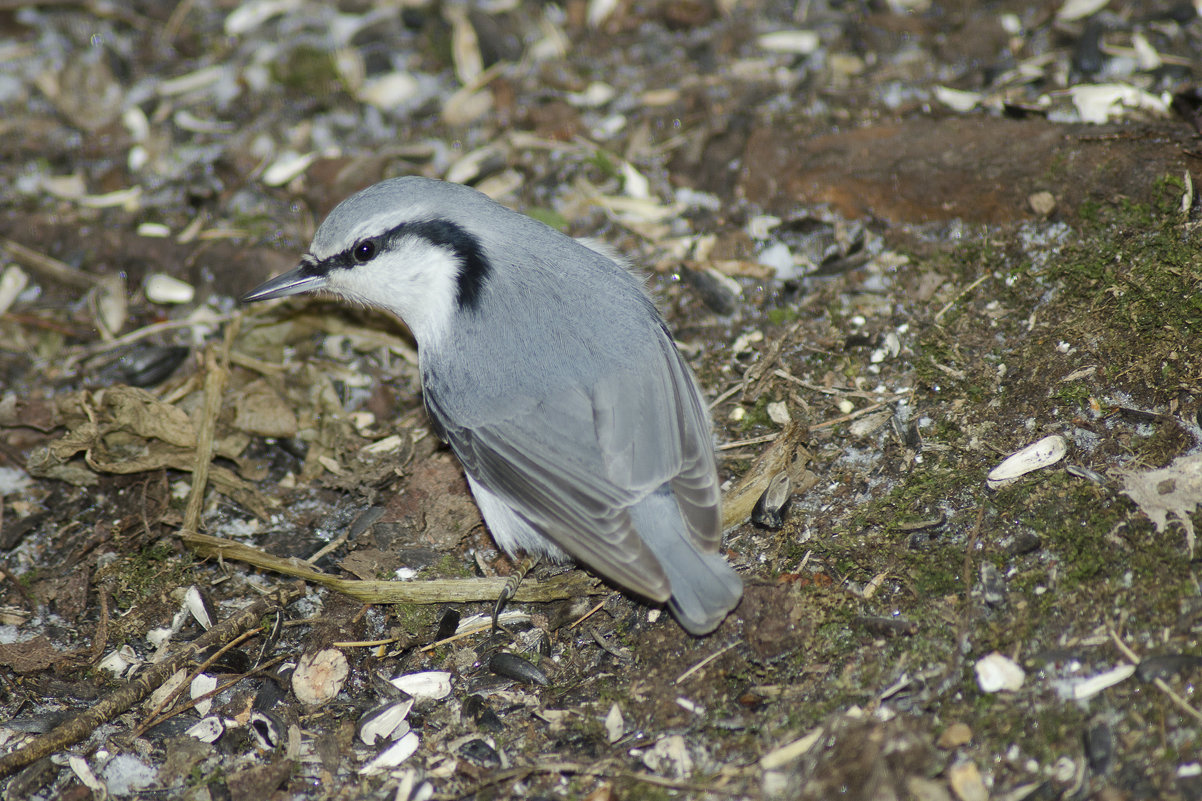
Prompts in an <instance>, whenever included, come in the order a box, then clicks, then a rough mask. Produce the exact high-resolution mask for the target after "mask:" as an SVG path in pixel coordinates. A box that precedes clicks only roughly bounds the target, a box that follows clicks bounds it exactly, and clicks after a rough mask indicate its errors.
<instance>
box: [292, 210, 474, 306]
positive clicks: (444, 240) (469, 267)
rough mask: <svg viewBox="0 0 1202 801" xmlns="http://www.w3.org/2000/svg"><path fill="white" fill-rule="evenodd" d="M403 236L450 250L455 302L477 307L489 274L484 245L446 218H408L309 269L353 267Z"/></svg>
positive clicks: (397, 241) (393, 246)
mask: <svg viewBox="0 0 1202 801" xmlns="http://www.w3.org/2000/svg"><path fill="white" fill-rule="evenodd" d="M407 237H417V238H420V239H424V240H426V241H427V242H429V243H430V244H432V245H435V246H437V247H440V248H444V249H446V250H448V251H450V252H451V253H452V254H454V255H455V257H456V258H457V259H458V260H459V275H458V276H456V297H455V300H456V303H457V304H458V306H459V308H460V309H462V310H465V311H466V310H472V309H475V308H476V307H478V306H479V304H480V300H481V297H482V295H483V292H484V286H485V284H486V283H487V282H488V278H489V275H490V274H491V273H492V265H491V264H489V261H488V258H487V256H485V254H484V248H483V246H482V245H481V243H480V240H479V239H477V238H476V237H475V236H473V235H472V234H470V233H468V231H467V230H466V229H464V228H463V227H462V226H459V225H456V224H455V223H453V222H451V221H450V220H441V219H435V220H410V221H407V222H403V223H400V224H398V225H396V226H395V227H393V228H391V229H390V230H387V231H384V232H383V233H381V234H378V235H376V236H372V237H368V238H367V239H360V240H359V241H358V242H356V243H355V244H353V245H351V246H350V247H349V248H347V249H346V250H343V251H342V252H340V253H336V254H334V255H333V256H329V257H327V258H325V259H323V260H322V261H320V262H317V261H314V262H313V265H312V272H314V273H328V272H330V271H331V270H336V269H337V270H347V269H354V268H355V267H356V266H357V265H360V264H366V263H367V262H369V261H371V260H372V259H374V258H376V257H377V256H379V255H380V254H381V253H383V252H384V251H386V250H391V249H393V248H395V247H397V246H398V244H399V243H400V242H401V241H402V240H404V239H406V238H407Z"/></svg>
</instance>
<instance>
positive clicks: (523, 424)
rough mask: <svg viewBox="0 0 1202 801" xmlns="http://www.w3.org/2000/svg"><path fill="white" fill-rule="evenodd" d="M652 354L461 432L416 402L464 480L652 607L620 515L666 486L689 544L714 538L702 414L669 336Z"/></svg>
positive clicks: (638, 552)
mask: <svg viewBox="0 0 1202 801" xmlns="http://www.w3.org/2000/svg"><path fill="white" fill-rule="evenodd" d="M661 351H662V354H663V356H664V357H665V358H663V359H662V360H658V359H657V360H652V361H653V362H658V363H651V364H643V365H631V366H630V368H629V369H624V370H620V371H617V372H615V373H613V374H610V375H607V376H603V377H601V378H600V379H599V380H597V381H596V382H594V383H593V385H592V386H583V385H574V386H569V387H567V388H564V389H562V390H560V391H559V392H556V393H553V394H551V395H549V396H547V397H545V398H542V399H539V400H528V401H527V402H521V401H518V402H516V403H515V404H514V408H513V409H511V412H512V414H511V415H510V416H508V417H506V418H504V419H500V420H497V421H495V422H491V423H487V424H483V425H477V426H473V427H471V428H466V427H458V426H456V425H455V424H454V422H453V421H451V420H449V419H447V417H446V416H445V415H443V414H442V413H441V409H440V408H439V404H438V399H437V397H432V396H430V394H429V392H427V398H426V403H427V407H428V408H429V409H430V412H431V415H432V416H434V417H435V422H436V423H437V424H438V425H439V427H440V428H441V429H442V431H443V432H444V434H445V438H446V439H447V441H448V442H449V443H450V445H451V447H452V448H453V449H454V451H455V454H456V455H457V456H458V457H459V459H460V461H462V462H463V465H464V469H465V470H467V472H468V473H469V474H470V475H471V476H472V477H473V478H474V479H476V480H477V481H479V482H480V483H481V484H483V485H484V486H486V487H488V489H489V490H491V491H492V492H494V493H496V494H497V495H498V496H500V497H501V499H503V500H504V501H505V502H506V503H508V504H509V505H510V506H511V508H513V509H514V510H515V511H516V512H518V514H520V515H521V516H522V517H524V518H525V519H526V520H528V521H529V522H530V523H532V524H533V525H534V526H535V527H536V528H537V529H539V530H540V531H542V532H543V533H544V534H546V536H547V537H548V538H550V539H551V540H553V541H554V542H555V544H556V545H558V546H559V547H560V548H562V549H563V550H564V551H566V552H567V553H569V554H571V555H572V556H573V557H575V558H576V559H577V560H578V561H580V562H582V563H584V564H586V565H588V566H589V567H591V568H592V569H594V570H596V571H597V572H598V573H600V574H602V575H603V576H605V577H607V578H609V579H610V580H612V581H614V582H616V583H618V584H620V585H622V586H624V587H627V588H629V589H631V590H634V591H636V592H638V593H640V594H642V595H644V596H646V597H648V598H650V599H652V600H660V601H663V600H666V599H667V598H668V596H669V595H670V592H671V588H670V587H669V585H668V581H667V578H666V577H665V575H664V573H663V570H662V569H661V568H660V566H659V564H658V563H657V562H656V560H655V558H654V556H652V554H651V552H650V551H649V550H648V548H647V546H646V545H645V544H644V543H643V540H642V539H641V538H640V537H639V535H638V532H637V531H635V529H634V526H633V524H632V523H631V520H630V515H629V511H628V510H629V508H630V507H631V506H632V505H634V504H635V503H637V502H638V501H640V500H641V499H642V498H644V497H645V496H646V495H648V494H649V493H651V492H652V491H654V490H656V489H658V488H659V487H660V486H662V485H663V484H664V483H665V482H670V483H671V485H672V487H673V489H674V490H675V491H676V495H677V498H678V500H679V503H680V506H681V512H682V514H683V517H684V519H685V522H686V524H687V525H688V527H689V529H690V531H691V532H693V533H694V535H695V537H696V543H697V545H698V547H699V548H701V549H702V550H708V551H712V550H714V549H715V548H716V547H717V540H718V538H719V537H720V536H721V532H720V530H719V529H720V523H719V522H718V521H719V520H720V516H719V512H718V508H717V499H718V487H717V482H716V479H715V477H714V471H713V453H712V449H711V444H710V432H709V425H708V422H707V416H706V413H705V409H704V407H703V405H702V403H701V399H700V397H699V396H698V395H697V393H696V390H695V388H694V384H693V381H692V377H691V375H690V374H689V372H688V369H687V368H686V367H685V366H684V364H683V362H681V361H680V357H679V355H678V354H677V352H676V350H675V347H674V346H673V345H672V343H671V341H666V342H664V343H661ZM427 389H428V388H427Z"/></svg>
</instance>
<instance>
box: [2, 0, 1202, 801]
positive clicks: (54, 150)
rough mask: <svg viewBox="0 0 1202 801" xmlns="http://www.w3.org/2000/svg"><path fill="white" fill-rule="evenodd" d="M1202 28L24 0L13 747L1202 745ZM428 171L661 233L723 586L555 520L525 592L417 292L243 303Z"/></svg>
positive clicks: (14, 103) (151, 758)
mask: <svg viewBox="0 0 1202 801" xmlns="http://www.w3.org/2000/svg"><path fill="white" fill-rule="evenodd" d="M1199 53H1202V8H1200V7H1199V6H1198V4H1197V3H1190V2H1184V1H1182V2H1133V1H1128V2H1122V0H1118V1H1113V0H1112V2H1109V3H1106V2H1078V0H1068V1H1067V2H1064V3H1055V2H1053V3H1020V2H996V3H983V4H982V3H968V2H963V3H956V2H937V1H936V0H891V1H890V2H861V3H854V4H842V3H830V2H822V1H821V0H814V1H813V2H804V1H803V2H798V3H795V4H789V3H772V2H738V1H737V0H714V1H713V2H708V1H707V0H688V1H687V2H682V3H678V2H647V3H638V2H626V1H625V0H592V1H591V2H584V1H583V0H568V2H566V3H565V4H564V5H552V4H542V3H535V2H524V1H523V0H500V2H487V3H485V2H480V3H466V2H464V3H454V2H446V3H426V2H422V0H411V1H409V2H399V3H398V2H391V3H385V2H379V3H372V2H367V0H342V2H337V3H318V2H308V0H256V1H254V2H245V3H238V2H232V1H231V0H194V1H193V2H188V0H185V2H181V3H178V4H171V3H161V2H151V1H149V0H148V1H147V2H134V3H125V4H119V3H108V2H104V1H103V0H90V1H88V2H57V1H55V2H38V1H37V0H31V1H30V2H24V3H22V2H3V1H2V0H0V193H2V197H3V200H4V202H3V204H0V497H2V504H0V753H2V755H0V792H3V797H4V798H5V799H51V798H64V799H84V798H89V797H104V796H105V795H106V794H107V795H112V796H117V797H128V796H138V797H163V798H186V799H195V801H207V800H208V799H224V798H229V799H254V801H262V799H266V798H272V799H275V798H312V799H332V798H347V799H359V798H397V799H415V800H416V799H428V798H440V799H452V798H481V799H488V798H517V797H520V798H547V799H560V798H562V799H590V801H612V800H613V799H656V798H698V799H744V798H747V799H761V798H766V799H826V798H831V797H835V796H838V797H840V798H847V799H903V798H912V799H921V801H943V800H944V799H948V800H949V801H950V799H958V801H977V800H978V799H981V800H983V799H988V798H997V799H1012V800H1013V801H1019V799H1027V798H1030V799H1059V798H1064V799H1068V798H1073V799H1076V798H1082V799H1083V798H1097V799H1159V798H1181V799H1197V798H1202V751H1200V749H1202V703H1200V702H1199V699H1198V698H1197V697H1196V696H1197V693H1196V690H1195V688H1196V686H1197V684H1198V680H1199V677H1200V676H1202V644H1200V642H1199V637H1200V634H1202V589H1200V584H1199V577H1198V571H1197V567H1198V564H1199V563H1198V561H1197V557H1196V555H1195V554H1196V551H1197V548H1196V545H1195V541H1194V540H1195V531H1194V527H1195V524H1196V522H1197V521H1198V515H1197V513H1196V510H1197V506H1198V504H1199V502H1202V453H1200V448H1199V445H1200V443H1202V428H1200V422H1202V390H1200V388H1199V387H1200V383H1199V382H1200V381H1202V353H1200V352H1199V350H1198V348H1197V343H1198V342H1199V337H1200V335H1202V256H1200V255H1199V247H1198V239H1199V233H1198V231H1199V219H1200V214H1199V210H1198V207H1199V204H1198V203H1197V202H1196V199H1195V187H1196V186H1197V183H1198V181H1199V179H1200V178H1202V142H1200V140H1199V133H1200V132H1202V88H1199V77H1200V75H1202V59H1200V58H1199V56H1198V54H1199ZM403 174H420V175H426V176H429V177H437V178H443V179H446V180H453V181H459V182H463V183H468V184H471V185H473V186H475V187H476V188H478V189H480V190H481V191H484V192H486V193H488V194H490V195H491V196H493V197H495V198H497V199H498V200H500V201H501V202H503V203H505V204H507V205H509V206H511V207H513V208H516V209H518V210H521V211H523V212H525V213H528V214H530V215H532V216H535V217H537V218H538V219H541V220H543V221H544V222H547V223H548V224H551V225H554V226H556V227H559V228H561V229H563V230H565V231H567V232H569V233H571V234H573V235H576V236H589V237H594V238H598V239H601V240H604V241H605V242H607V243H609V244H610V245H612V246H613V247H615V248H617V249H618V250H619V251H621V252H622V253H623V254H625V255H626V256H627V257H629V258H630V260H631V261H632V262H633V263H635V264H636V265H638V266H639V267H640V268H642V269H643V270H644V271H646V273H647V274H648V288H649V291H650V292H651V294H652V295H653V296H654V298H655V300H656V302H657V303H658V304H659V306H660V308H661V309H662V310H663V312H664V314H665V317H666V319H667V320H668V323H669V325H670V327H671V328H672V331H673V333H674V335H675V337H676V339H677V341H678V342H679V344H680V347H681V350H682V352H683V353H684V354H685V355H686V357H687V359H688V361H689V362H690V364H691V365H692V367H693V369H694V370H695V372H696V374H697V376H698V378H699V381H700V383H701V384H702V387H703V389H704V391H705V393H706V395H707V397H708V399H709V400H710V401H711V403H712V411H713V416H714V422H715V434H716V442H717V446H718V448H719V451H718V453H719V470H720V473H721V477H722V479H723V481H724V482H726V487H725V489H726V495H725V498H726V510H727V514H728V517H729V518H730V523H731V526H730V529H729V530H728V531H727V533H726V537H725V541H724V549H723V550H724V553H725V554H726V555H727V557H728V559H729V561H730V562H731V564H733V565H734V566H735V567H736V568H737V569H738V571H739V572H740V574H741V575H742V576H743V578H744V581H745V583H746V591H745V596H744V598H743V601H742V603H741V604H740V606H739V607H738V608H737V609H736V610H735V612H734V613H733V614H732V615H731V616H730V617H728V618H727V619H726V621H725V622H724V623H723V624H722V625H721V626H720V627H719V628H718V630H717V631H715V632H714V633H713V634H711V635H709V636H706V637H701V638H696V637H691V636H689V635H688V634H686V633H685V632H683V631H682V630H681V629H680V627H679V626H678V625H677V624H676V623H675V622H674V621H673V620H672V618H671V616H670V615H668V614H667V613H666V612H663V611H662V610H658V609H654V608H652V607H649V606H647V605H646V604H644V603H642V602H641V601H640V600H639V599H637V598H633V597H630V596H628V595H625V594H623V593H621V592H619V591H616V590H615V589H614V588H612V587H609V586H606V585H605V584H604V583H602V582H600V581H598V580H596V579H595V578H594V577H592V576H590V575H589V574H588V573H587V572H585V571H580V570H569V569H564V568H554V567H547V566H540V567H538V568H536V569H535V570H534V571H533V572H532V573H531V574H530V576H528V577H527V579H526V581H525V582H524V583H523V585H522V587H521V589H520V591H519V594H518V596H517V598H516V599H515V600H514V601H513V602H512V603H511V604H510V605H509V607H508V611H507V613H506V615H505V617H504V618H503V622H504V624H505V627H506V630H507V632H508V634H507V636H504V637H490V636H489V631H488V626H487V617H488V615H489V613H490V612H491V609H492V601H491V599H493V598H495V597H496V595H497V592H498V590H499V587H500V586H501V585H502V584H503V583H504V580H505V578H506V577H507V576H510V575H512V574H513V572H514V571H515V570H516V569H517V565H515V564H514V563H513V562H511V561H510V560H509V559H508V558H507V557H506V556H504V555H503V554H502V553H500V552H499V551H498V549H497V547H496V545H495V543H494V542H493V541H492V539H491V537H490V536H489V534H488V532H487V529H486V528H485V527H484V526H483V524H482V522H481V520H480V516H479V513H478V511H477V509H476V506H475V504H474V502H473V501H472V498H471V495H470V494H469V492H468V489H467V486H466V483H465V481H464V479H463V474H462V471H461V469H460V468H459V466H458V463H457V462H456V461H455V459H454V457H453V456H452V455H451V454H450V452H449V451H448V450H447V449H446V448H445V447H444V446H442V445H440V444H439V443H438V441H437V438H436V437H435V436H434V434H433V432H432V431H431V429H430V425H429V423H428V421H427V419H426V417H425V413H424V411H423V410H422V405H421V397H420V382H419V376H418V372H417V366H416V352H415V346H414V344H413V341H412V339H411V338H410V337H409V335H408V333H407V332H406V331H405V329H404V328H403V326H402V325H401V324H399V323H398V322H397V321H395V320H391V319H387V318H385V317H383V316H380V315H377V314H373V313H369V312H365V311H363V310H357V309H351V308H347V307H344V306H341V305H338V304H337V303H335V302H333V301H331V300H328V299H322V298H315V299H290V300H287V301H283V302H279V303H273V304H261V305H256V306H247V307H243V306H240V305H239V304H238V302H237V298H238V297H240V296H241V295H242V294H243V293H244V292H246V291H248V290H249V289H251V288H252V287H254V286H255V285H256V284H257V283H259V282H260V281H262V280H264V279H266V278H267V277H269V276H271V275H274V274H277V273H279V272H281V271H283V270H285V269H287V268H290V267H291V266H293V265H294V264H296V262H297V260H298V258H299V257H300V255H301V254H303V253H304V251H305V249H306V248H307V246H308V243H309V240H310V238H311V237H312V234H313V232H314V230H315V228H316V226H317V224H318V223H320V221H321V219H322V218H323V217H324V215H325V214H326V213H327V212H328V211H329V210H330V209H331V208H332V207H333V206H334V205H335V204H336V203H337V202H338V201H339V200H341V199H343V198H344V197H346V196H347V195H349V194H351V193H352V192H354V191H356V190H357V189H360V188H362V187H365V186H367V185H369V184H371V183H374V182H375V181H378V180H380V179H383V178H386V177H391V176H395V175H403ZM1032 445H1035V446H1036V447H1035V448H1034V449H1033V450H1032V449H1028V446H1032ZM1025 449H1027V450H1025ZM1033 451H1036V452H1037V453H1036V455H1035V456H1034V457H1031V454H1032V452H1033ZM1020 452H1021V453H1020ZM1014 454H1019V456H1017V457H1015V458H1017V459H1018V460H1019V461H1020V462H1022V465H1023V466H1022V467H1019V468H1015V467H1014V465H1015V459H1014V458H1011V457H1012V455H1014ZM1003 463H1004V464H1003ZM998 471H1001V473H999V472H998ZM780 473H784V474H786V475H787V476H788V477H789V479H790V482H791V488H792V497H791V502H790V503H789V504H788V506H787V507H786V508H785V509H784V514H783V523H782V525H781V526H780V527H779V528H774V529H770V528H762V527H760V526H757V525H754V524H753V523H751V522H750V521H749V520H748V514H749V512H750V511H751V506H752V504H753V503H754V502H755V501H756V500H757V499H758V498H759V496H760V494H761V493H762V492H763V490H764V488H765V487H766V486H767V483H768V481H769V479H771V478H772V477H773V476H775V475H778V474H780Z"/></svg>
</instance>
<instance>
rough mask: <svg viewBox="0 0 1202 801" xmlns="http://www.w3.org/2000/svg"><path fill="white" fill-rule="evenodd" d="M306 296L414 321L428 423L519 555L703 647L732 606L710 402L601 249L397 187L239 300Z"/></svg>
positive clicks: (328, 224)
mask: <svg viewBox="0 0 1202 801" xmlns="http://www.w3.org/2000/svg"><path fill="white" fill-rule="evenodd" d="M314 292H325V293H329V294H332V295H334V296H335V297H337V298H338V299H340V300H343V301H346V302H349V303H351V304H357V305H362V306H367V307H372V308H376V309H380V310H383V311H384V312H387V313H390V314H392V315H394V316H396V317H398V318H400V320H401V321H402V322H403V323H404V324H405V325H406V326H407V327H408V329H409V331H410V332H411V334H412V336H413V338H414V341H415V342H416V344H417V352H418V368H419V372H420V376H421V387H422V398H423V402H424V404H425V407H426V411H427V414H428V417H429V419H430V422H431V428H432V429H433V430H434V432H435V433H436V434H437V435H438V436H439V437H440V438H441V439H442V440H443V441H444V442H445V443H447V444H448V445H449V446H450V449H451V450H452V452H453V453H454V454H455V456H456V457H457V458H458V459H459V461H460V462H461V464H462V466H463V470H464V474H465V475H466V478H467V483H468V485H469V487H470V489H471V492H472V494H473V496H474V498H475V500H476V503H477V506H478V507H479V509H480V512H481V516H482V518H483V520H484V522H485V524H486V525H487V527H488V529H489V531H490V533H491V534H492V536H493V538H494V539H495V540H496V542H497V544H498V545H499V546H500V547H501V549H502V550H504V551H505V552H506V553H507V554H509V555H510V557H517V556H519V555H526V556H528V557H534V558H536V559H538V558H541V559H546V560H548V561H552V562H561V563H563V562H569V561H571V560H575V562H576V563H578V564H580V565H582V566H584V567H586V568H588V569H590V570H592V571H593V572H594V573H596V574H598V575H600V576H601V577H603V578H604V579H606V580H608V581H609V582H611V583H612V584H614V585H617V586H618V587H619V588H622V589H625V590H627V591H628V592H630V593H633V594H634V595H637V596H640V597H641V598H642V599H644V600H645V601H648V602H651V603H653V604H666V605H667V606H668V608H669V609H670V611H671V612H672V614H673V616H674V617H675V619H676V620H677V621H678V622H679V624H680V625H681V627H682V628H683V629H684V630H685V631H687V632H689V633H690V634H692V635H696V636H702V635H705V634H708V633H710V632H712V631H713V630H714V629H716V628H717V627H718V625H719V624H721V622H722V621H723V620H724V619H725V618H726V617H727V615H728V614H729V613H730V612H731V611H732V610H733V609H734V608H735V607H736V606H737V605H738V603H739V600H740V598H741V596H742V592H743V582H742V579H741V578H740V576H739V574H738V573H737V572H735V570H734V569H733V568H732V567H731V566H730V564H729V563H728V562H727V560H726V559H725V558H724V557H723V555H722V554H721V553H720V546H721V540H722V515H721V510H720V504H721V492H720V487H719V482H718V475H717V469H716V464H715V457H714V441H713V433H712V429H711V421H710V416H709V409H708V405H707V404H706V403H705V400H704V398H703V396H702V393H701V390H700V389H699V387H698V385H697V382H696V380H695V378H694V376H693V373H692V371H691V370H690V369H689V366H688V365H687V363H686V362H685V360H684V358H683V357H682V355H681V353H680V351H679V350H678V348H677V346H676V343H675V341H674V339H673V338H672V335H671V334H670V333H669V330H668V327H667V325H666V324H665V322H664V320H663V318H662V317H661V316H660V314H659V312H658V310H657V309H656V307H655V305H654V303H653V302H652V300H651V299H650V298H649V297H648V294H647V292H646V289H645V286H644V282H643V280H642V279H641V278H640V277H638V276H637V275H635V274H634V273H633V272H632V271H631V270H630V269H629V268H628V267H627V266H626V265H625V263H623V262H620V260H619V258H616V257H615V256H614V255H612V254H611V253H609V252H608V251H607V250H606V249H605V248H604V247H603V246H599V245H596V244H593V245H590V244H585V243H584V242H583V241H581V240H577V239H574V238H573V237H570V236H568V235H567V234H565V233H563V232H561V231H559V230H557V229H555V228H552V227H551V226H549V225H546V224H544V223H542V222H540V221H538V220H535V219H534V218H532V217H529V216H527V215H524V214H522V213H520V212H517V211H514V210H512V209H510V208H508V207H506V206H504V205H502V204H500V203H498V202H496V201H494V200H492V199H491V198H489V197H488V196H487V195H485V194H484V193H482V192H479V191H477V190H476V189H473V188H472V187H469V186H466V185H462V184H456V183H450V182H444V181H439V180H436V179H432V178H425V177H421V176H403V177H398V178H390V179H387V180H384V181H382V182H380V183H377V184H374V185H372V186H369V187H367V188H366V189H363V190H361V191H360V192H358V193H356V194H354V195H351V196H350V197H348V198H346V199H345V200H343V201H342V202H341V203H339V204H338V205H337V206H336V207H335V208H334V209H333V211H331V212H330V213H329V215H328V216H327V217H326V218H325V220H324V221H323V222H322V223H321V225H320V226H318V229H317V232H316V233H315V235H314V237H313V241H312V244H311V245H310V247H309V250H308V252H307V253H305V254H304V255H303V256H302V257H301V259H300V263H299V264H298V265H297V266H296V267H295V268H294V269H292V270H290V271H289V272H286V273H284V274H282V275H280V276H278V277H276V278H273V279H271V280H268V281H267V282H265V283H263V284H262V285H260V286H259V287H257V288H256V289H253V290H252V291H250V292H248V293H247V294H246V295H245V296H244V297H243V301H244V302H253V301H262V300H268V299H273V298H283V297H287V296H291V295H298V294H307V293H314Z"/></svg>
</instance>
